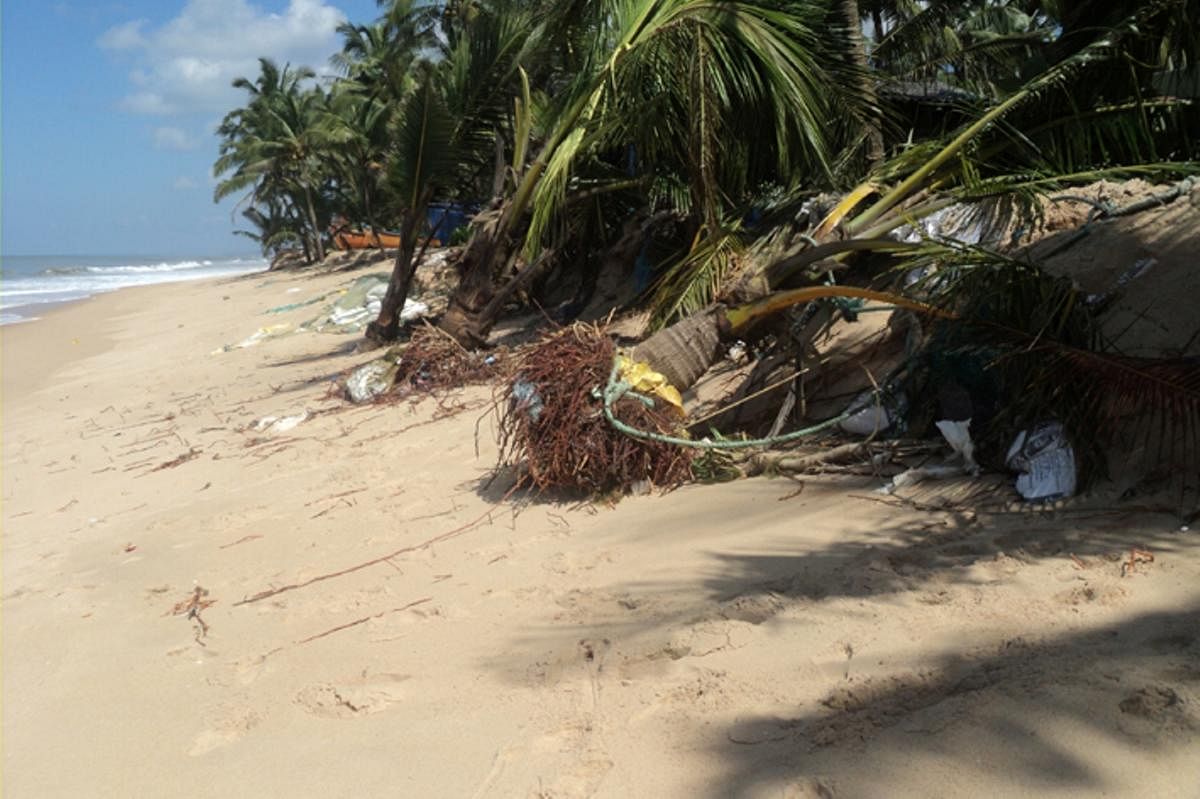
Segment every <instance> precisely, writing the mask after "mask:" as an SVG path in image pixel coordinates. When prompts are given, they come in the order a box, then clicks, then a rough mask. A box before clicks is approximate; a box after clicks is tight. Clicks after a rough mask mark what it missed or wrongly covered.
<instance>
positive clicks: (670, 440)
mask: <svg viewBox="0 0 1200 799" xmlns="http://www.w3.org/2000/svg"><path fill="white" fill-rule="evenodd" d="M620 366H621V357H620V356H619V355H618V356H616V357H614V358H613V368H612V371H611V372H609V375H608V385H606V386H605V387H604V391H603V392H600V390H599V388H597V389H596V391H595V392H594V394H598V395H599V396H600V398H602V399H603V401H604V418H606V419H608V423H609V424H611V425H612V426H613V427H614V428H615V429H616V430H618V431H620V432H621V433H624V434H625V435H627V436H631V437H632V438H639V439H641V440H643V441H656V442H658V443H660V444H674V445H675V446H677V447H691V448H692V449H749V448H751V447H769V446H772V445H775V444H785V443H787V442H789V441H795V440H797V439H800V438H804V437H805V436H811V435H813V434H814V433H820V432H823V431H825V430H828V429H830V428H831V427H833V426H835V425H836V424H838V422H841V421H842V420H843V419H847V418H849V417H850V415H851V414H850V413H849V412H846V413H842V414H841V415H840V416H835V417H834V418H832V419H827V420H825V421H824V422H821V423H819V424H815V425H813V426H812V427H805V428H801V429H800V430H793V431H792V432H790V433H784V434H783V435H778V436H768V437H767V438H752V439H746V440H741V441H709V440H707V439H705V440H702V441H696V440H694V439H691V438H679V437H678V436H666V435H662V434H661V433H654V432H651V431H649V430H638V429H637V428H636V427H632V426H630V425H627V424H625V423H624V422H622V421H621V420H620V419H618V418H617V417H616V416H614V415H613V410H612V406H613V405H614V404H615V403H616V402H617V400H619V399H621V398H622V397H625V396H629V397H632V398H633V399H636V400H638V401H639V402H641V403H642V404H643V405H645V406H646V407H647V408H653V407H654V400H653V399H651V398H650V397H647V396H646V395H644V394H639V393H637V392H636V391H634V390H633V386H631V385H630V384H629V383H626V382H625V381H623V380H617V373H618V372H619V371H620Z"/></svg>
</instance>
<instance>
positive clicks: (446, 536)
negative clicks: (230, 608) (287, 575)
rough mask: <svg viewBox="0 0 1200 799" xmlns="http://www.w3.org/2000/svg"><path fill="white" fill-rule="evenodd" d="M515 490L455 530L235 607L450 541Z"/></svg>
mask: <svg viewBox="0 0 1200 799" xmlns="http://www.w3.org/2000/svg"><path fill="white" fill-rule="evenodd" d="M515 490H516V488H515V487H514V488H513V489H511V490H509V492H508V493H507V494H505V495H504V496H503V497H501V498H500V501H499V502H497V503H496V504H495V505H492V506H491V507H489V508H488V509H487V510H486V511H484V512H483V513H481V514H480V515H479V516H477V517H476V518H474V519H472V520H471V521H469V522H467V523H466V524H464V525H461V526H459V527H455V528H454V529H453V530H448V531H447V532H444V533H442V534H440V535H435V536H434V537H433V538H430V539H429V540H428V541H422V542H421V543H419V544H414V545H412V546H408V547H400V549H397V550H395V551H394V552H389V553H387V554H386V555H381V556H379V557H377V558H371V559H370V560H368V561H364V562H362V563H359V564H357V565H354V566H348V567H346V568H345V569H339V570H338V571H335V572H329V573H328V574H318V575H317V576H316V577H312V578H309V579H308V580H305V581H303V582H300V583H291V584H289V585H284V586H280V587H279V588H271V589H269V590H267V591H259V592H258V593H257V594H255V595H254V596H252V597H247V598H246V599H242V600H240V601H238V602H234V603H233V604H234V607H237V606H238V605H249V604H251V603H253V602H259V601H261V600H263V599H266V598H268V597H273V596H277V595H278V594H283V593H287V592H288V591H295V590H296V589H297V588H306V587H308V586H310V585H312V584H313V583H319V582H323V581H325V580H332V579H333V578H335V577H342V576H344V575H347V574H353V573H354V572H357V571H362V570H363V569H369V568H370V567H372V566H378V565H379V564H381V563H384V562H386V561H389V560H391V559H392V558H394V557H396V556H397V555H404V554H406V553H409V552H418V551H420V550H422V549H428V548H429V547H431V546H433V545H434V544H440V543H441V542H443V541H449V540H450V539H451V538H456V537H458V536H460V535H462V534H463V533H466V532H468V531H470V530H472V529H474V528H475V527H478V526H479V525H480V524H482V523H483V522H484V521H485V520H488V519H491V517H492V514H493V513H494V512H495V511H496V509H497V508H498V507H500V505H501V504H502V503H503V502H505V501H506V500H507V499H508V498H509V497H510V496H512V494H513V492H514V491H515Z"/></svg>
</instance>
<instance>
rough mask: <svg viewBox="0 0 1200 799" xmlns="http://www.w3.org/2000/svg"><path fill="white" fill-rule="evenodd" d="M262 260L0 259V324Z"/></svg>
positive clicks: (240, 271)
mask: <svg viewBox="0 0 1200 799" xmlns="http://www.w3.org/2000/svg"><path fill="white" fill-rule="evenodd" d="M267 265H268V264H267V261H266V260H265V259H263V258H256V257H254V256H245V257H240V258H232V257H223V258H154V257H140V256H110V255H96V256H87V255H5V256H3V257H0V325H7V324H12V323H14V322H27V321H30V320H33V319H36V318H37V316H38V310H39V306H42V307H44V306H45V305H46V304H47V303H55V302H68V301H70V300H81V299H83V298H85V297H90V296H92V295H94V294H101V293H103V292H106V291H116V290H117V289H122V288H126V287H128V286H146V285H150V284H154V283H174V282H178V281H181V280H201V279H203V278H210V277H223V276H233V275H244V274H250V273H253V272H261V271H263V270H265V269H266V268H267Z"/></svg>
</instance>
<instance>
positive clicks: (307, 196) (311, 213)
mask: <svg viewBox="0 0 1200 799" xmlns="http://www.w3.org/2000/svg"><path fill="white" fill-rule="evenodd" d="M304 202H305V204H306V205H307V206H308V222H309V224H310V225H311V226H312V232H313V249H315V250H316V253H317V260H318V261H324V260H325V245H324V244H322V243H321V227H320V225H319V224H318V223H317V209H316V206H315V205H313V196H312V189H311V188H309V187H308V185H307V184H306V185H305V186H304Z"/></svg>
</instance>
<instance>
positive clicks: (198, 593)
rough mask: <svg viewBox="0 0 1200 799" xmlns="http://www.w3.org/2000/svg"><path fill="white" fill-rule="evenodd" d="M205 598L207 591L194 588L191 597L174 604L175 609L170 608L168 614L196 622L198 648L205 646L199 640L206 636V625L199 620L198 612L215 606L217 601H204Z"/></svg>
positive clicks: (199, 587) (197, 587)
mask: <svg viewBox="0 0 1200 799" xmlns="http://www.w3.org/2000/svg"><path fill="white" fill-rule="evenodd" d="M206 596H208V589H207V588H202V587H201V586H196V589H195V590H194V591H192V595H191V596H190V597H188V598H187V599H183V600H180V601H179V602H176V603H175V607H173V608H171V613H170V615H171V616H182V615H184V614H186V615H187V618H188V619H190V620H194V621H195V622H196V624H197V627H196V643H198V644H200V646H205V645H206V644H205V643H204V642H203V641H201V640H200V639H201V638H204V637H206V636H207V635H208V625H207V624H206V623H205V621H204V619H202V618H200V611H202V610H204V609H205V608H208V607H211V606H212V605H214V604H216V601H217V600H215V599H205V598H204V597H206Z"/></svg>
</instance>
